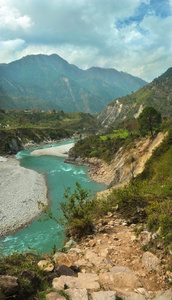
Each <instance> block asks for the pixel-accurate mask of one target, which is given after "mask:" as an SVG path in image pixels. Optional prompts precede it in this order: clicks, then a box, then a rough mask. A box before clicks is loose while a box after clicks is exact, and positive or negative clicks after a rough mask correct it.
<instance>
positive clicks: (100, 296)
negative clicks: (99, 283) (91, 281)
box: [93, 291, 116, 300]
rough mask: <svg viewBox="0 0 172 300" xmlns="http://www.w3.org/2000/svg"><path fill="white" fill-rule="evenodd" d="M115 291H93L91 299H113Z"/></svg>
mask: <svg viewBox="0 0 172 300" xmlns="http://www.w3.org/2000/svg"><path fill="white" fill-rule="evenodd" d="M115 299H116V292H113V291H107V292H105V291H100V292H94V293H93V300H115Z"/></svg>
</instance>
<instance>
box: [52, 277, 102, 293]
mask: <svg viewBox="0 0 172 300" xmlns="http://www.w3.org/2000/svg"><path fill="white" fill-rule="evenodd" d="M98 279H99V278H98V276H97V275H96V274H89V273H85V274H84V273H79V274H78V277H77V278H76V277H70V276H64V275H62V276H61V277H59V278H54V280H53V282H52V285H53V288H54V289H55V290H60V289H63V288H64V287H67V288H72V289H88V290H89V289H90V290H92V289H93V290H94V289H99V288H100V285H99V283H98V282H97V281H98Z"/></svg>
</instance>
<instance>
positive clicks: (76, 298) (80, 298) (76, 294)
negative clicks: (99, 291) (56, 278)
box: [66, 289, 89, 300]
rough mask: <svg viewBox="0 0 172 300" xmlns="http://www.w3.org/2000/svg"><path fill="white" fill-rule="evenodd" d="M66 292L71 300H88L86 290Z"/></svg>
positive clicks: (69, 290)
mask: <svg viewBox="0 0 172 300" xmlns="http://www.w3.org/2000/svg"><path fill="white" fill-rule="evenodd" d="M66 292H67V294H68V295H69V296H70V299H71V300H89V296H88V291H87V290H86V289H67V290H66Z"/></svg>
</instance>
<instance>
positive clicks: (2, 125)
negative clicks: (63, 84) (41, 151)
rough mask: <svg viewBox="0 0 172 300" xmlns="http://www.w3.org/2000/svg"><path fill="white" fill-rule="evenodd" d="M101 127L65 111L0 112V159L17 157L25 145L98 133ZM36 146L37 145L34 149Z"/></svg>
mask: <svg viewBox="0 0 172 300" xmlns="http://www.w3.org/2000/svg"><path fill="white" fill-rule="evenodd" d="M99 128H100V124H99V122H98V120H97V118H96V117H95V116H92V115H90V114H86V113H79V112H75V113H64V112H63V111H52V112H40V111H29V110H26V111H17V110H12V111H10V110H8V111H5V110H3V109H0V140H1V143H0V155H3V154H9V153H12V154H14V153H17V151H19V150H21V149H23V147H24V145H25V144H26V143H28V142H31V143H32V144H30V147H31V146H34V145H35V146H36V144H40V143H42V142H43V143H46V142H47V143H48V142H50V143H51V142H54V143H55V141H57V140H59V139H64V138H71V137H72V136H74V137H75V136H77V137H79V136H80V135H82V134H88V133H95V131H97V130H98V129H99ZM33 144H34V145H33Z"/></svg>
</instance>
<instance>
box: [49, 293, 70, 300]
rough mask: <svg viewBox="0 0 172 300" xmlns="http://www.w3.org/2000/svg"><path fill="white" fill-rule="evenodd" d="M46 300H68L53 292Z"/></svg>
mask: <svg viewBox="0 0 172 300" xmlns="http://www.w3.org/2000/svg"><path fill="white" fill-rule="evenodd" d="M46 300H66V298H65V297H64V296H61V295H60V294H59V293H57V292H51V293H49V294H47V295H46Z"/></svg>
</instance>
